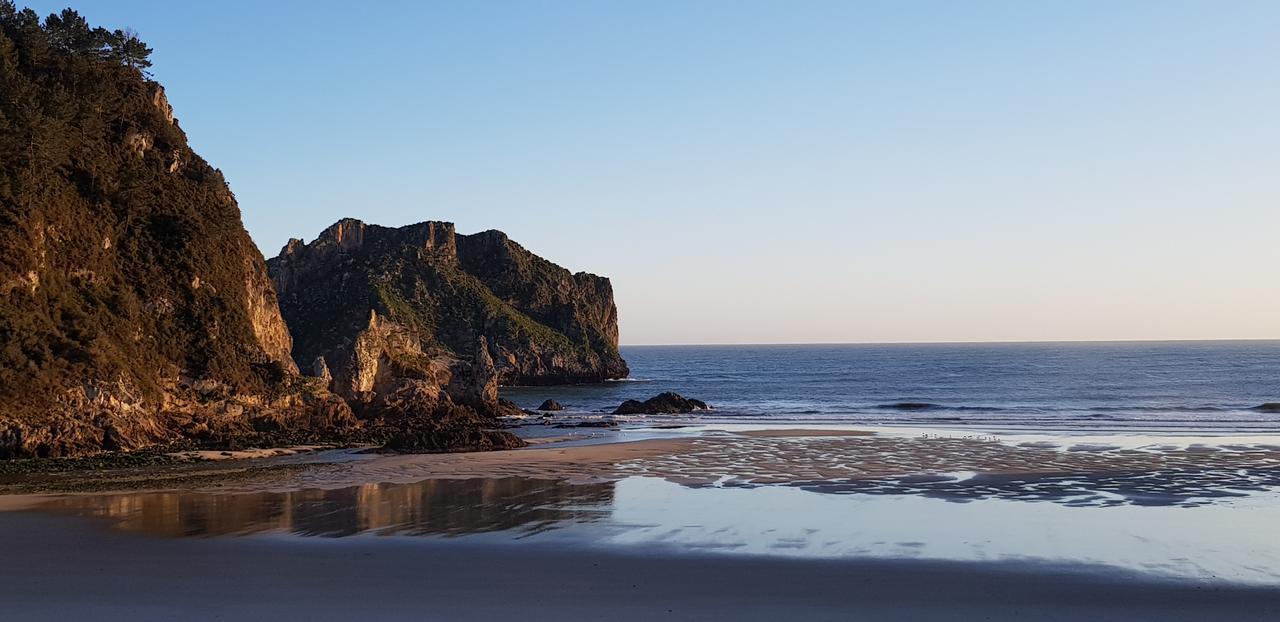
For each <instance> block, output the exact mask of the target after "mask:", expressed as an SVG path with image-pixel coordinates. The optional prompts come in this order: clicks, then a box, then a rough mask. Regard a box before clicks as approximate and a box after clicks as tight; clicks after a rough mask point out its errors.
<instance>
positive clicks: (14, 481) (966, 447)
mask: <svg viewBox="0 0 1280 622" xmlns="http://www.w3.org/2000/svg"><path fill="white" fill-rule="evenodd" d="M557 432H558V433H557V434H555V435H548V436H530V437H529V440H530V445H529V446H528V447H525V448H521V449H513V450H501V451H488V452H449V453H424V454H389V453H380V452H370V451H368V449H367V448H348V449H337V448H325V447H323V446H299V447H291V448H263V449H257V448H254V449H248V450H243V451H237V452H230V451H223V452H208V453H209V455H204V454H195V453H191V452H188V453H184V454H166V456H167V458H168V460H167V461H164V462H162V463H160V464H154V465H148V464H142V465H139V466H136V467H124V468H114V469H107V470H92V469H68V470H55V471H46V472H40V471H34V472H18V473H9V474H5V475H0V499H3V498H5V497H6V496H12V495H15V494H16V495H22V494H33V493H46V492H49V493H77V492H98V493H101V492H111V491H139V490H196V491H198V490H219V491H236V490H239V491H261V490H298V489H304V488H318V489H332V488H339V487H344V486H354V485H362V484H367V483H401V484H403V483H412V482H416V481H422V480H426V479H437V478H452V479H460V478H494V477H527V478H534V479H555V480H564V481H568V482H590V481H611V480H618V479H621V478H624V477H628V476H636V475H640V476H653V477H660V478H665V479H668V480H670V481H676V482H681V483H690V484H699V483H700V484H708V483H712V482H717V481H722V482H723V481H732V482H736V483H739V484H748V485H768V484H797V483H814V482H820V481H824V480H851V481H852V480H877V479H883V478H893V477H906V476H920V475H927V476H935V475H945V474H952V473H965V472H970V473H975V474H981V475H985V476H992V477H1009V476H1026V477H1045V476H1053V475H1060V474H1065V473H1074V474H1080V475H1089V474H1095V473H1117V472H1165V471H1169V470H1171V469H1180V470H1193V471H1229V470H1232V469H1268V470H1270V469H1280V435H1274V434H1269V435H1254V434H1234V435H1227V436H1206V437H1199V436H1187V435H1182V436H1176V437H1175V436H1162V435H1157V436H1147V435H1106V436H1101V435H1096V434H1093V435H1086V434H1079V435H1058V434H1053V433H1040V434H1025V435H1011V436H1007V437H997V436H992V435H978V434H972V433H969V431H967V430H944V429H914V428H893V427H868V426H851V425H840V426H831V425H826V426H821V425H815V426H807V427H803V426H795V425H714V424H707V425H701V426H687V427H680V428H671V427H665V428H623V429H617V430H607V431H604V432H591V433H579V434H566V433H563V432H559V431H557ZM725 456H737V459H736V460H735V461H733V462H732V464H731V465H730V464H728V463H726V461H725V459H724V458H725Z"/></svg>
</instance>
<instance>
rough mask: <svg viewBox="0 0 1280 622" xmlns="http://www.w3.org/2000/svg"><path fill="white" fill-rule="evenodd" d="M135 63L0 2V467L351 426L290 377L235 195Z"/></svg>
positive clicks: (274, 308) (76, 21) (76, 25)
mask: <svg viewBox="0 0 1280 622" xmlns="http://www.w3.org/2000/svg"><path fill="white" fill-rule="evenodd" d="M149 53H150V50H149V49H147V48H146V46H145V45H143V44H142V43H141V42H140V41H138V40H137V39H136V37H133V36H132V35H128V34H125V33H122V32H121V31H114V32H110V31H106V30H103V29H101V28H98V29H92V28H90V27H89V26H88V24H86V23H85V22H84V20H83V19H82V18H80V17H79V16H78V15H76V14H75V13H74V12H72V11H64V12H63V13H62V14H60V15H55V16H50V17H49V18H48V19H46V20H44V22H41V21H40V20H39V19H37V17H36V15H35V14H34V13H32V12H31V11H30V10H26V11H17V10H15V9H14V6H13V4H12V3H10V2H7V1H6V2H0V130H2V131H0V249H2V250H3V253H0V404H2V405H3V409H2V410H0V457H12V456H64V455H74V454H82V453H88V452H92V451H97V450H102V449H108V450H110V449H133V448H138V447H143V446H147V445H152V444H156V443H166V442H171V441H175V440H180V439H197V440H215V441H216V440H227V439H233V438H238V437H246V438H248V437H253V436H254V435H256V434H262V433H265V432H270V431H277V432H279V431H288V432H290V433H293V434H300V435H314V434H329V433H333V432H336V431H339V430H343V429H348V428H351V427H352V426H354V425H356V423H357V422H356V421H355V419H354V418H353V417H352V413H351V411H350V409H349V408H348V407H347V405H346V404H345V403H343V401H342V400H339V399H337V398H336V397H335V396H333V395H332V394H331V393H329V392H328V391H327V390H325V389H324V387H323V386H321V384H322V383H320V382H318V381H315V380H313V379H307V378H304V377H302V376H300V375H299V374H298V373H297V367H296V366H295V365H294V362H293V359H292V358H291V356H290V351H291V350H292V347H293V343H292V340H291V338H290V335H289V331H288V329H287V328H286V326H285V323H284V321H283V319H282V317H281V314H280V310H279V306H278V304H277V300H276V292H275V290H274V288H273V286H272V283H271V281H270V279H269V278H268V276H267V270H266V266H265V264H264V262H263V258H262V256H261V254H260V253H259V251H258V250H257V248H256V247H255V246H254V244H253V242H252V241H251V240H250V238H249V236H248V234H247V233H246V232H245V229H244V227H243V225H242V224H241V220H240V211H239V208H238V206H237V205H236V200H235V197H234V196H233V195H232V193H231V191H230V189H229V188H228V186H227V183H226V182H225V181H224V179H223V177H222V174H221V173H220V172H219V171H218V170H217V169H214V168H213V167H211V166H210V165H209V164H208V163H206V162H205V161H204V160H203V159H202V158H201V157H200V156H199V155H197V154H196V153H194V152H193V151H192V150H191V149H190V147H188V145H187V139H186V135H185V134H184V132H183V131H182V129H181V128H180V127H179V125H178V120H177V119H176V118H174V116H173V110H172V108H171V107H170V106H169V103H168V101H167V98H166V96H165V92H164V89H163V88H161V87H160V85H159V84H157V83H155V82H153V81H150V80H149V79H147V77H146V75H145V73H144V71H143V70H144V68H145V67H146V66H148V65H149V63H148V62H147V61H146V56H147V54H149Z"/></svg>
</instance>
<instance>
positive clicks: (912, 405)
mask: <svg viewBox="0 0 1280 622" xmlns="http://www.w3.org/2000/svg"><path fill="white" fill-rule="evenodd" d="M874 408H877V409H880V410H903V411H928V410H952V411H962V412H963V411H968V412H984V413H994V412H1002V411H1004V410H1006V409H1004V408H997V407H995V406H945V405H943V404H934V403H932V402H893V403H890V404H877V405H876V406H874Z"/></svg>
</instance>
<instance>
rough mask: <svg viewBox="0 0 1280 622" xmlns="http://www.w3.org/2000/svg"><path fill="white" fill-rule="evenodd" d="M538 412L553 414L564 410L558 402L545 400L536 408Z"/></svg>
mask: <svg viewBox="0 0 1280 622" xmlns="http://www.w3.org/2000/svg"><path fill="white" fill-rule="evenodd" d="M538 410H541V411H543V412H553V411H557V410H564V406H561V405H560V402H557V401H555V400H545V401H543V402H542V405H541V406H539V407H538Z"/></svg>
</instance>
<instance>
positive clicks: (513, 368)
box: [268, 219, 628, 450]
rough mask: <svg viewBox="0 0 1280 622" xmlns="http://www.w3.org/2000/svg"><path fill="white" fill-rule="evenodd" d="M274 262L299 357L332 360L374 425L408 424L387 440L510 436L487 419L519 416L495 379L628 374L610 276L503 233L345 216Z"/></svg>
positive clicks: (501, 440)
mask: <svg viewBox="0 0 1280 622" xmlns="http://www.w3.org/2000/svg"><path fill="white" fill-rule="evenodd" d="M268 269H269V271H270V274H271V278H272V280H273V282H274V284H275V287H276V291H278V292H279V296H280V306H281V309H282V311H283V314H284V318H285V320H286V322H287V323H288V325H289V329H290V332H291V333H292V335H293V337H294V349H293V355H294V358H295V360H296V361H298V364H299V366H300V367H302V368H304V369H306V368H313V369H320V368H323V369H324V370H327V372H328V374H329V375H330V378H331V380H330V381H329V383H328V387H329V388H330V389H331V390H332V391H334V392H335V393H337V394H339V395H341V396H343V397H344V398H346V399H347V401H348V403H350V404H351V405H352V407H353V409H354V410H355V412H356V413H357V415H359V416H360V417H362V418H364V419H366V420H368V421H370V422H371V423H370V425H372V426H374V427H378V426H382V425H391V426H399V427H398V428H397V431H396V433H395V435H394V438H393V441H392V442H391V443H389V446H390V447H394V448H399V449H402V450H439V449H442V448H444V447H446V446H449V445H451V444H452V443H456V442H468V443H470V442H475V443H476V444H477V446H479V447H506V446H512V445H514V444H516V443H517V441H515V440H513V438H512V437H509V435H506V433H499V432H497V431H495V430H493V429H492V428H493V427H494V426H495V425H496V423H495V420H496V417H497V416H498V415H502V414H516V413H519V412H520V410H519V408H518V407H516V406H514V405H513V404H510V403H507V402H504V401H502V400H499V399H498V386H499V384H552V383H564V382H598V381H603V380H606V379H608V378H612V377H617V376H624V375H626V374H627V372H628V370H627V367H626V363H625V362H624V361H623V360H622V357H621V356H620V355H619V353H618V327H617V310H616V307H615V306H614V303H613V294H612V289H611V288H610V286H609V282H608V280H607V279H604V278H601V277H597V276H594V275H590V274H586V273H579V274H576V275H575V274H571V273H569V271H567V270H565V269H563V268H560V267H559V266H556V265H555V264H552V263H551V262H548V261H546V260H544V259H541V258H539V257H537V256H535V255H533V254H532V253H530V252H528V251H526V250H524V249H523V248H522V247H520V246H519V245H517V244H515V243H514V242H511V241H510V240H509V239H507V237H506V236H505V235H503V234H502V233H499V232H496V231H491V232H485V233H480V234H476V235H472V236H468V235H458V234H457V233H456V231H455V230H454V227H453V225H452V224H451V223H445V222H423V223H419V224H416V225H409V226H405V227H399V228H390V227H380V226H377V225H368V224H365V223H363V222H361V221H359V220H355V219H344V220H341V221H338V222H337V223H334V224H333V225H332V226H330V227H329V228H328V229H326V230H325V231H323V232H322V233H321V234H320V235H319V236H318V237H317V238H316V239H315V240H313V241H312V242H311V243H309V244H308V243H303V242H302V241H300V240H291V241H290V242H289V243H288V244H287V245H285V247H284V249H283V250H282V251H281V253H280V255H279V256H278V257H275V258H273V259H271V260H270V261H269V262H268ZM317 375H322V374H321V373H320V372H317ZM406 422H409V423H406ZM468 426H470V427H471V428H474V429H476V430H479V432H476V433H472V432H468V431H466V429H467V427H468ZM504 435H505V436H504Z"/></svg>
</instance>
